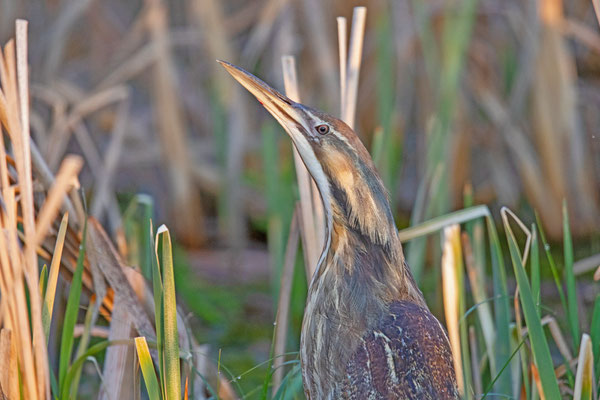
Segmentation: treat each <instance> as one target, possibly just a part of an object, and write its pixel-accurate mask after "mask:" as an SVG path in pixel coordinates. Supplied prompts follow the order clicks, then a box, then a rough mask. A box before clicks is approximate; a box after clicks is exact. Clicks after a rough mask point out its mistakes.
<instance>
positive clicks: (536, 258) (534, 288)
mask: <svg viewBox="0 0 600 400" xmlns="http://www.w3.org/2000/svg"><path fill="white" fill-rule="evenodd" d="M531 295H532V296H533V301H534V302H535V304H536V305H537V309H538V316H539V317H540V318H541V316H542V305H541V303H540V302H541V297H540V247H539V244H538V238H537V229H536V226H535V224H531Z"/></svg>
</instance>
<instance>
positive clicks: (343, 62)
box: [337, 17, 348, 116]
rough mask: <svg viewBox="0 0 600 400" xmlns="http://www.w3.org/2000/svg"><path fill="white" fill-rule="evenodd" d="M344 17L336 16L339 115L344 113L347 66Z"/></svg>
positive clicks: (346, 30)
mask: <svg viewBox="0 0 600 400" xmlns="http://www.w3.org/2000/svg"><path fill="white" fill-rule="evenodd" d="M347 25H348V24H347V21H346V18H345V17H337V27H338V48H339V53H340V108H341V110H340V115H342V116H343V115H345V113H346V109H345V104H344V99H345V98H346V68H347V67H348V44H347V41H348V37H347V35H348V29H347Z"/></svg>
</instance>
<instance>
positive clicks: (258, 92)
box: [217, 60, 302, 139]
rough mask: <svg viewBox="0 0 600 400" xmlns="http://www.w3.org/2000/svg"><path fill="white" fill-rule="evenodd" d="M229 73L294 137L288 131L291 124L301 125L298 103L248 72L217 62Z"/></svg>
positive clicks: (229, 64)
mask: <svg viewBox="0 0 600 400" xmlns="http://www.w3.org/2000/svg"><path fill="white" fill-rule="evenodd" d="M217 62H218V63H219V64H221V65H222V66H223V67H225V69H226V70H227V72H229V73H230V74H231V76H233V77H234V78H235V79H236V80H237V81H238V82H239V83H241V84H242V86H244V87H245V88H246V89H248V91H249V92H250V93H252V94H253V95H254V97H256V99H257V100H258V101H259V102H260V104H262V105H263V106H264V107H265V108H266V109H267V111H269V112H270V113H271V114H272V115H273V116H274V117H275V119H276V120H277V121H278V122H279V123H280V124H281V125H282V126H283V127H284V128H285V130H286V131H287V132H288V134H290V136H292V139H294V137H293V133H292V132H290V129H288V127H289V125H290V124H300V125H302V122H301V121H300V115H299V113H298V109H297V108H296V107H295V105H296V104H297V103H295V102H294V101H292V100H290V99H289V98H287V97H286V96H284V95H283V94H281V93H279V92H278V91H277V90H275V89H273V88H272V87H271V86H269V85H267V84H266V83H265V82H263V81H262V80H260V79H258V78H257V77H256V76H254V75H252V74H251V73H249V72H248V71H245V70H243V69H242V68H240V67H237V66H235V65H233V64H231V63H228V62H227V61H221V60H217Z"/></svg>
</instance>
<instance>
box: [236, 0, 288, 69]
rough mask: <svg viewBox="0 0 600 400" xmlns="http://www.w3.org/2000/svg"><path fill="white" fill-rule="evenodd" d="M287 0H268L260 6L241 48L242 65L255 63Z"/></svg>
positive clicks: (267, 41)
mask: <svg viewBox="0 0 600 400" xmlns="http://www.w3.org/2000/svg"><path fill="white" fill-rule="evenodd" d="M287 2H288V0H268V1H267V2H266V4H265V5H263V6H262V7H261V11H260V15H259V16H258V20H256V22H255V23H254V24H253V26H252V28H251V31H250V34H249V35H248V40H247V42H246V45H245V46H244V48H243V49H242V55H241V57H240V58H241V61H242V64H243V65H255V64H256V62H257V60H258V59H259V57H260V56H261V55H262V53H263V52H264V49H265V47H266V46H267V44H268V43H269V39H270V38H269V35H270V33H271V31H273V30H274V29H275V28H276V22H277V20H278V18H280V16H281V15H282V12H281V11H282V9H283V8H284V6H286V5H287Z"/></svg>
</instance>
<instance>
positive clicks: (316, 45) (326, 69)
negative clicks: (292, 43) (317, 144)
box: [301, 0, 337, 105]
mask: <svg viewBox="0 0 600 400" xmlns="http://www.w3.org/2000/svg"><path fill="white" fill-rule="evenodd" d="M301 3H302V8H303V11H304V21H305V24H306V28H307V31H306V35H307V37H308V43H310V46H309V50H310V51H311V52H312V60H314V63H313V64H314V67H315V69H316V71H317V73H318V76H319V86H320V87H321V88H322V90H321V92H322V93H336V92H337V88H336V85H335V56H334V54H335V51H334V50H333V47H332V46H331V40H330V38H331V37H330V30H329V29H326V28H328V27H329V26H330V22H329V20H328V18H329V15H328V12H327V11H328V7H327V2H322V1H319V0H302V1H301ZM330 99H331V97H325V98H324V99H322V100H323V101H325V102H327V101H330ZM329 105H330V104H329Z"/></svg>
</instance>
